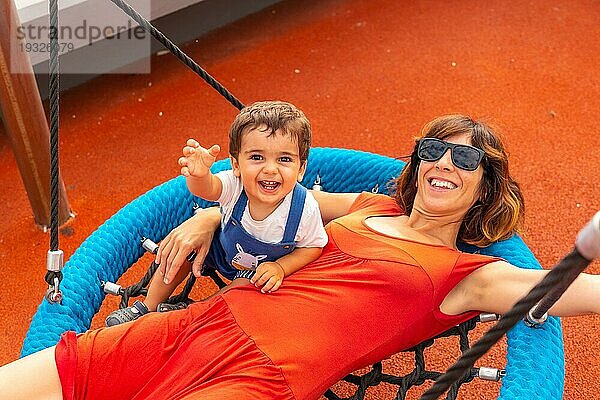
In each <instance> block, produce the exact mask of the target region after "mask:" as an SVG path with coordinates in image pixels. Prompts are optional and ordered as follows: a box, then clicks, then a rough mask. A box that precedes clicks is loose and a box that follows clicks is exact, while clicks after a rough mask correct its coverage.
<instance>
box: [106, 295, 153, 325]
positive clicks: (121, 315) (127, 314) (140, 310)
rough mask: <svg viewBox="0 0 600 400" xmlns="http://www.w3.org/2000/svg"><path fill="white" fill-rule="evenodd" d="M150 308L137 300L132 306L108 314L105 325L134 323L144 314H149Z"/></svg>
mask: <svg viewBox="0 0 600 400" xmlns="http://www.w3.org/2000/svg"><path fill="white" fill-rule="evenodd" d="M148 313H149V311H148V307H146V305H145V304H144V303H142V302H141V301H139V300H136V301H135V303H133V305H132V306H129V307H125V308H121V309H120V310H116V311H113V312H111V313H110V314H108V317H106V320H105V321H104V323H105V324H106V326H115V325H119V324H124V323H125V322H129V321H134V320H136V319H138V318H139V317H141V316H142V315H144V314H148Z"/></svg>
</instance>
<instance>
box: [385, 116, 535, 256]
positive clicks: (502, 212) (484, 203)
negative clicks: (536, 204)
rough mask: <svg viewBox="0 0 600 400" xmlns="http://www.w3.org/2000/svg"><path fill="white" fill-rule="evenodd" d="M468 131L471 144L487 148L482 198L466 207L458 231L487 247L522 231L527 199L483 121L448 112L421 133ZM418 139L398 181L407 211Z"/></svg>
mask: <svg viewBox="0 0 600 400" xmlns="http://www.w3.org/2000/svg"><path fill="white" fill-rule="evenodd" d="M460 134H468V135H470V136H471V144H472V145H473V146H475V147H477V148H479V149H481V150H483V151H484V152H485V156H484V157H483V160H482V162H481V166H482V167H483V178H482V180H481V184H480V186H479V191H480V198H479V200H477V201H476V202H475V204H473V206H472V207H471V208H470V209H469V211H467V214H466V215H465V217H464V219H463V222H462V225H461V227H460V230H459V233H458V239H459V240H462V241H463V242H465V243H469V244H473V245H476V246H480V247H485V246H488V245H490V244H491V243H493V242H496V241H498V240H504V239H508V238H509V237H510V236H512V235H513V234H514V233H521V232H522V225H523V217H524V214H525V203H524V201H523V195H522V193H521V189H520V188H519V185H518V183H517V182H516V181H515V180H514V179H513V178H512V177H511V176H510V173H509V171H508V157H507V154H506V151H505V150H504V146H503V145H502V142H501V141H500V139H499V138H498V136H497V135H496V133H494V131H493V130H492V129H491V128H490V127H489V126H487V125H486V124H484V123H483V122H480V121H475V120H473V119H471V118H470V117H467V116H464V115H445V116H442V117H438V118H436V119H434V120H433V121H431V122H429V123H428V124H426V125H425V126H424V127H423V129H422V131H421V137H434V138H438V139H442V140H445V139H447V138H449V137H451V136H454V135H460ZM418 143H419V141H418V140H416V143H415V147H414V150H413V152H412V154H411V156H410V160H409V161H408V162H407V164H406V166H405V167H404V169H403V170H402V173H401V174H400V176H399V177H398V179H397V180H396V182H395V185H394V186H395V194H394V197H395V199H396V201H397V202H398V204H400V206H402V208H403V209H404V210H405V212H406V213H407V214H410V212H411V211H412V208H413V204H414V200H415V196H416V193H417V185H416V182H417V173H418V169H419V163H420V160H419V157H418V156H417V146H418Z"/></svg>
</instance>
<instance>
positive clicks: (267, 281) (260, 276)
mask: <svg viewBox="0 0 600 400" xmlns="http://www.w3.org/2000/svg"><path fill="white" fill-rule="evenodd" d="M284 277H285V272H284V271H283V267H282V266H281V265H279V263H276V262H270V261H266V262H264V263H261V264H260V265H259V266H258V268H256V273H255V274H254V276H253V277H252V279H250V283H254V286H256V287H262V288H261V289H260V292H261V293H271V292H274V291H276V290H277V289H279V287H280V286H281V283H282V282H283V278H284Z"/></svg>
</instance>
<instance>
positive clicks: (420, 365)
mask: <svg viewBox="0 0 600 400" xmlns="http://www.w3.org/2000/svg"><path fill="white" fill-rule="evenodd" d="M477 322H479V317H475V318H473V319H471V320H469V321H466V322H463V323H462V324H460V325H458V326H456V327H454V328H451V329H449V330H447V331H446V332H444V333H442V334H440V335H438V336H436V337H434V338H432V339H429V340H426V341H424V342H422V343H420V344H419V345H417V346H415V347H413V348H410V349H407V350H406V352H414V356H415V367H414V369H413V370H412V371H411V372H410V373H408V374H406V375H403V376H396V375H391V374H387V373H384V372H383V367H382V363H381V362H378V363H375V364H373V366H372V367H371V371H369V372H367V373H366V374H364V375H361V376H359V375H355V374H350V375H348V376H346V377H344V379H343V380H344V381H346V382H349V383H351V384H353V385H356V386H357V388H356V391H355V393H354V394H353V395H351V396H349V397H339V396H338V395H337V394H335V393H334V391H333V390H331V389H329V390H327V392H325V397H326V398H328V399H329V400H362V399H364V398H365V396H366V393H367V389H368V388H369V387H371V386H377V385H379V384H380V383H388V384H392V385H396V386H397V387H398V390H397V392H396V397H395V399H397V400H403V399H405V398H406V395H407V394H408V391H409V390H410V389H411V388H413V387H416V386H420V385H422V384H423V383H425V382H427V381H435V380H436V379H438V378H439V377H440V376H441V375H442V373H441V372H436V371H430V370H427V368H426V363H425V356H424V351H425V349H427V348H428V347H431V346H433V345H434V343H435V342H434V341H435V340H436V339H439V338H443V337H449V336H458V339H459V345H460V350H461V352H465V351H466V350H468V349H469V332H470V331H471V330H473V329H474V328H475V326H476V324H477ZM478 371H479V369H478V368H473V369H471V370H470V371H468V373H466V374H464V375H463V376H462V377H460V378H459V379H458V380H456V382H454V383H453V385H452V388H451V390H450V391H449V392H448V395H447V397H446V399H448V400H454V399H456V398H457V396H458V391H459V389H460V387H461V386H462V384H464V383H468V382H471V381H472V380H473V379H474V378H475V377H477V376H478ZM503 373H504V372H503V371H498V378H500V376H502V375H503Z"/></svg>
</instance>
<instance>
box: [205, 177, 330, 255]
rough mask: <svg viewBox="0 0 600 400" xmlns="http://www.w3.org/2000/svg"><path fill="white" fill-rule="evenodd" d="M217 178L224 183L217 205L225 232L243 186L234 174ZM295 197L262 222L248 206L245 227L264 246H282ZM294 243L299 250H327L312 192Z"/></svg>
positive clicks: (307, 198) (323, 231)
mask: <svg viewBox="0 0 600 400" xmlns="http://www.w3.org/2000/svg"><path fill="white" fill-rule="evenodd" d="M215 176H216V177H217V178H219V179H220V180H221V182H222V183H223V190H222V191H221V196H220V197H219V199H218V200H217V201H218V202H219V205H220V206H221V213H222V217H221V228H224V227H225V225H226V224H227V221H229V218H231V214H232V213H233V207H234V206H235V203H236V202H237V200H238V198H239V197H240V194H241V193H242V189H243V185H242V180H241V179H240V178H238V177H237V176H235V175H234V174H233V171H232V170H225V171H221V172H218V173H217V174H215ZM293 193H294V192H293V191H292V192H290V193H288V194H287V195H286V196H285V198H284V199H283V201H282V202H281V204H280V205H279V206H278V207H277V208H276V209H275V210H274V211H273V212H272V213H271V214H270V215H269V216H267V217H266V218H265V219H263V220H262V221H256V220H254V219H253V218H252V216H251V215H250V211H249V210H248V205H247V204H246V208H245V209H244V213H243V215H242V221H241V222H242V227H243V228H244V229H245V230H246V232H248V233H249V234H250V235H252V236H254V237H255V238H256V239H258V240H261V241H263V242H265V243H279V242H281V240H282V239H283V233H284V231H285V225H286V222H287V218H288V214H289V212H290V205H291V204H292V195H293ZM294 241H295V242H296V246H297V247H324V246H325V245H326V244H327V233H326V232H325V228H324V227H323V221H322V219H321V212H320V210H319V204H318V203H317V200H315V198H314V197H313V195H312V193H310V192H307V193H306V199H305V200H304V209H303V210H302V217H301V218H300V224H299V225H298V230H297V231H296V237H295V238H294Z"/></svg>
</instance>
